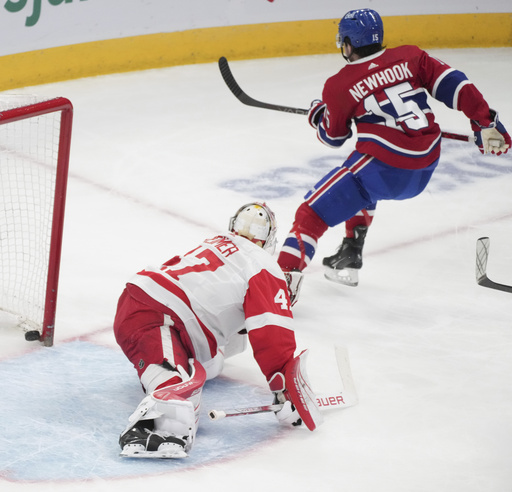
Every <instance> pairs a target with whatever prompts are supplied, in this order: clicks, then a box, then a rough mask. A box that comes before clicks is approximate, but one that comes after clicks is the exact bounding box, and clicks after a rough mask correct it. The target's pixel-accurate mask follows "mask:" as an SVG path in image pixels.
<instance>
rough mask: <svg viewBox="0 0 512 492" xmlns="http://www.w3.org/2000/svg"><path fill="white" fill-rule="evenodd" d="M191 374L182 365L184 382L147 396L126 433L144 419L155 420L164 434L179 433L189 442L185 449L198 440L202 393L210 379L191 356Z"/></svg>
mask: <svg viewBox="0 0 512 492" xmlns="http://www.w3.org/2000/svg"><path fill="white" fill-rule="evenodd" d="M189 363H190V371H191V374H190V375H189V374H188V373H187V372H186V371H185V370H184V369H183V368H182V367H181V366H178V368H177V371H176V373H177V374H178V373H179V374H180V375H181V377H182V379H183V381H181V382H179V383H177V384H173V385H170V386H167V387H165V388H161V389H157V390H155V391H153V392H152V393H150V394H149V395H147V396H146V397H145V398H144V399H143V400H142V401H141V402H140V403H139V405H138V407H137V409H136V410H135V412H133V414H132V415H131V416H130V417H129V419H128V421H129V424H128V426H127V428H126V429H125V430H124V432H123V434H125V433H126V432H128V431H129V430H130V429H132V427H134V426H135V424H136V423H137V422H139V421H140V420H154V432H155V433H157V434H158V435H160V436H163V437H169V436H176V437H179V438H180V439H183V440H184V441H185V442H186V446H185V451H189V450H190V449H191V448H192V445H193V443H194V439H195V435H196V431H197V426H198V424H199V411H200V407H201V393H202V389H203V385H204V383H205V381H206V372H205V370H204V368H203V367H202V365H201V364H200V363H199V362H198V361H196V360H193V359H190V361H189Z"/></svg>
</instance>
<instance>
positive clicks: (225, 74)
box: [219, 56, 475, 143]
mask: <svg viewBox="0 0 512 492" xmlns="http://www.w3.org/2000/svg"><path fill="white" fill-rule="evenodd" d="M219 69H220V73H221V75H222V78H223V79H224V82H225V83H226V85H227V86H228V88H229V90H230V91H231V92H232V93H233V95H234V96H235V97H236V98H237V99H238V100H239V101H240V102H241V103H243V104H245V105H247V106H252V107H254V108H262V109H271V110H273V111H281V112H284V113H292V114H300V115H307V114H308V113H309V110H308V109H302V108H293V107H290V106H282V105H280V104H271V103H266V102H262V101H258V100H256V99H253V98H252V97H251V96H249V95H248V94H246V93H245V92H244V91H243V90H242V88H241V87H240V86H239V85H238V82H237V81H236V80H235V77H234V76H233V72H231V68H230V66H229V63H228V60H227V59H226V58H225V57H224V56H221V57H220V58H219ZM441 136H442V137H443V138H449V139H452V140H462V141H464V142H472V143H474V142H475V137H474V136H473V135H461V134H459V133H451V132H441Z"/></svg>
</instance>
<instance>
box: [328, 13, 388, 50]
mask: <svg viewBox="0 0 512 492" xmlns="http://www.w3.org/2000/svg"><path fill="white" fill-rule="evenodd" d="M346 37H348V38H350V44H351V45H352V46H353V47H354V48H361V47H362V46H368V45H369V44H382V41H383V39H384V25H383V24H382V19H381V18H380V15H379V14H378V13H377V12H375V10H372V9H358V10H351V11H350V12H347V13H346V14H345V15H344V16H343V18H342V19H341V20H340V23H339V26H338V34H337V36H336V46H337V47H338V48H341V45H342V44H343V41H344V39H345V38H346Z"/></svg>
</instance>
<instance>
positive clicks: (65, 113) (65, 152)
mask: <svg viewBox="0 0 512 492" xmlns="http://www.w3.org/2000/svg"><path fill="white" fill-rule="evenodd" d="M53 112H61V118H60V134H59V148H58V152H57V165H56V177H55V191H54V197H53V217H52V226H51V228H52V230H51V242H50V251H49V260H48V275H47V279H46V294H45V302H44V315H43V326H42V331H41V335H40V338H39V340H40V341H41V342H42V343H43V345H45V346H47V347H50V346H52V345H53V339H54V331H55V315H56V308H57V290H58V283H59V272H60V259H61V251H62V235H63V228H64V210H65V205H66V191H67V181H68V169H69V157H70V149H71V131H72V122H73V105H72V104H71V101H69V100H68V99H66V98H64V97H57V98H54V99H50V100H47V101H42V102H36V103H34V104H28V105H26V106H21V107H18V108H13V109H8V110H5V111H1V112H0V125H4V124H7V123H11V122H14V121H19V120H24V119H28V118H32V117H36V116H41V115H44V114H48V113H53Z"/></svg>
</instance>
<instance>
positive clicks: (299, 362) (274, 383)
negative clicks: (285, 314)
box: [269, 350, 323, 431]
mask: <svg viewBox="0 0 512 492" xmlns="http://www.w3.org/2000/svg"><path fill="white" fill-rule="evenodd" d="M307 355H308V352H307V350H304V351H303V352H302V353H301V354H300V355H299V356H297V357H294V358H293V359H292V360H291V361H290V362H289V363H288V364H287V365H286V368H285V371H284V376H283V374H282V373H280V372H278V373H276V374H274V376H272V378H271V379H270V381H269V386H270V389H271V390H272V391H273V392H274V395H275V398H277V399H278V400H279V399H284V402H285V403H284V406H283V408H282V409H281V410H279V411H278V412H276V417H277V419H278V420H279V421H280V422H283V423H291V424H292V425H300V424H301V423H304V424H305V425H306V427H307V428H308V429H309V430H310V431H313V430H315V429H316V428H317V426H319V425H320V424H321V423H322V422H323V417H322V415H321V414H320V409H319V408H318V404H317V402H316V396H315V394H314V393H313V390H312V389H311V384H310V382H309V378H308V375H307V372H306V360H307ZM287 402H289V403H290V404H287ZM290 410H291V411H290ZM281 412H283V413H282V414H281ZM280 414H281V415H280Z"/></svg>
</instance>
